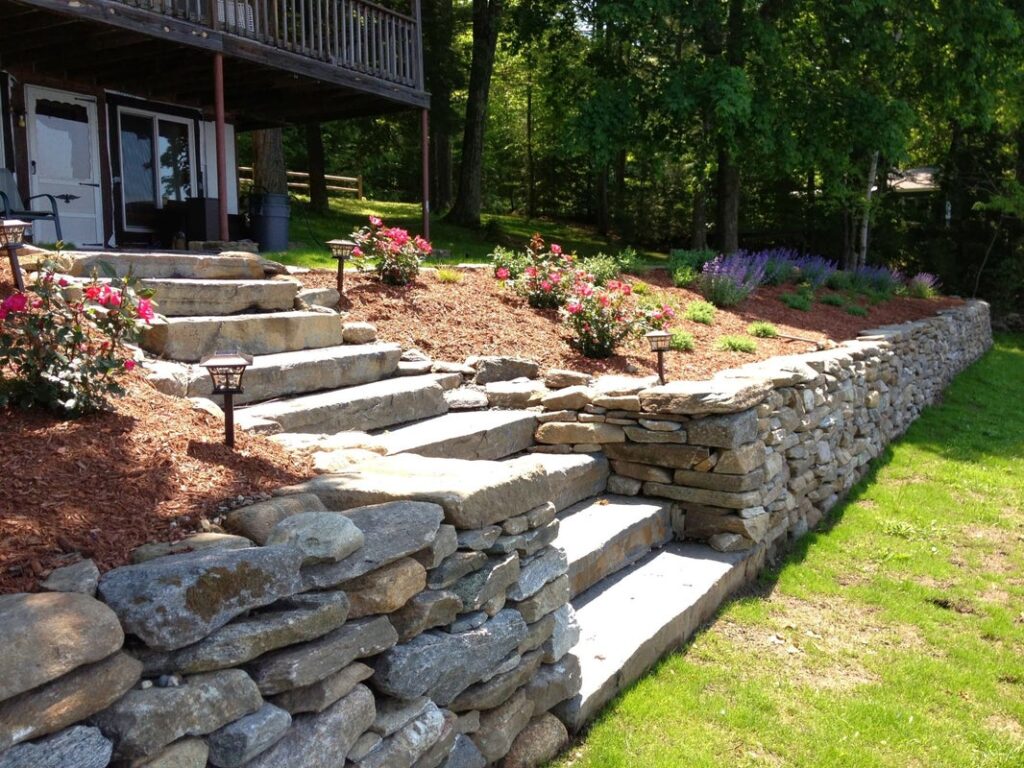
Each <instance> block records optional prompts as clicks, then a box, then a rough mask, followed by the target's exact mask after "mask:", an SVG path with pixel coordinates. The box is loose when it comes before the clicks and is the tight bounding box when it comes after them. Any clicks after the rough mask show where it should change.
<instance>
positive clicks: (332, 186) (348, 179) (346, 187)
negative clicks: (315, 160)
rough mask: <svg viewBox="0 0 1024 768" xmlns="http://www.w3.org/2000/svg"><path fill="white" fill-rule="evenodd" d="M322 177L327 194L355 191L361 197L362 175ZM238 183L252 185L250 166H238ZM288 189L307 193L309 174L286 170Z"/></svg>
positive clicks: (245, 185) (244, 186)
mask: <svg viewBox="0 0 1024 768" xmlns="http://www.w3.org/2000/svg"><path fill="white" fill-rule="evenodd" d="M324 179H326V180H327V194H328V195H330V194H331V193H342V192H355V193H356V197H357V198H358V199H360V200H362V199H363V177H362V175H359V176H328V175H326V174H325V175H324ZM238 184H239V186H240V187H243V188H246V187H251V186H252V168H251V167H249V166H242V165H240V166H239V167H238ZM288 189H295V190H298V191H300V192H305V193H306V194H309V174H308V173H306V172H305V171H288Z"/></svg>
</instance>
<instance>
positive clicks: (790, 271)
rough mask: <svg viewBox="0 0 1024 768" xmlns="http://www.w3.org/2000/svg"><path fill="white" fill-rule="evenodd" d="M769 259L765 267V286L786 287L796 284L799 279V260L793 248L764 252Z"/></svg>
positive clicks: (771, 249) (773, 249)
mask: <svg viewBox="0 0 1024 768" xmlns="http://www.w3.org/2000/svg"><path fill="white" fill-rule="evenodd" d="M763 253H765V254H766V255H767V257H768V259H767V261H766V262H765V265H764V282H765V285H784V284H785V283H795V282H796V281H797V278H798V277H799V275H798V273H797V268H796V265H795V263H794V262H795V261H796V259H798V258H799V255H798V254H797V252H796V250H795V249H793V248H770V249H768V250H767V251H764V252H763Z"/></svg>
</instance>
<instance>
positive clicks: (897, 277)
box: [850, 266, 903, 297]
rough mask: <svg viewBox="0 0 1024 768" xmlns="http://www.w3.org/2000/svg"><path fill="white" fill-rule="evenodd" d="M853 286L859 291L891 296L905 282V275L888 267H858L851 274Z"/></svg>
mask: <svg viewBox="0 0 1024 768" xmlns="http://www.w3.org/2000/svg"><path fill="white" fill-rule="evenodd" d="M850 280H851V287H852V288H853V290H855V291H857V292H858V293H872V292H874V293H876V294H881V297H889V296H891V295H892V294H894V293H896V289H897V288H899V287H900V285H901V284H902V283H903V275H902V274H900V273H899V272H898V271H897V270H893V269H889V268H888V267H866V266H865V267H858V268H857V269H855V270H854V271H853V273H852V274H851V275H850Z"/></svg>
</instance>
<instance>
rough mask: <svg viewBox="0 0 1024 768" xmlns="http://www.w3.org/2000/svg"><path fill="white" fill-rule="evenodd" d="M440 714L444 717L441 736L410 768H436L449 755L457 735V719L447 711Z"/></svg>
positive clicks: (452, 713)
mask: <svg viewBox="0 0 1024 768" xmlns="http://www.w3.org/2000/svg"><path fill="white" fill-rule="evenodd" d="M441 714H442V715H443V716H444V723H443V724H442V725H441V735H440V736H438V737H437V741H435V742H434V744H433V746H431V747H430V748H429V749H428V750H427V751H426V752H424V753H423V754H422V755H420V758H419V760H417V761H416V762H415V763H413V765H412V768H438V766H440V765H441V763H443V762H444V761H445V760H447V759H448V756H449V754H451V751H452V747H453V746H454V745H455V737H456V736H458V735H459V732H458V731H457V730H456V723H457V722H458V717H456V715H455V713H454V712H448V711H447V710H442V712H441Z"/></svg>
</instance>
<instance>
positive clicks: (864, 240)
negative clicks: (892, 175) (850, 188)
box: [857, 152, 878, 267]
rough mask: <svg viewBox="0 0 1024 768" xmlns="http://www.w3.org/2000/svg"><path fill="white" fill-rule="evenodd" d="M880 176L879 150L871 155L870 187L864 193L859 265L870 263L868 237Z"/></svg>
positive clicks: (858, 256)
mask: <svg viewBox="0 0 1024 768" xmlns="http://www.w3.org/2000/svg"><path fill="white" fill-rule="evenodd" d="M877 176H878V152H875V153H874V154H872V155H871V167H870V169H869V170H868V188H867V192H866V193H865V195H864V213H863V216H862V218H861V222H860V253H859V254H858V255H857V265H858V266H861V267H863V266H865V265H866V264H867V263H868V237H869V235H870V233H871V196H872V195H873V194H874V190H875V179H876V178H877Z"/></svg>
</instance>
